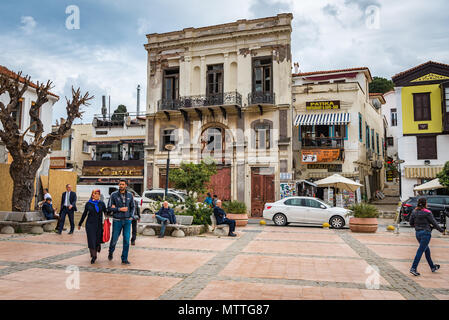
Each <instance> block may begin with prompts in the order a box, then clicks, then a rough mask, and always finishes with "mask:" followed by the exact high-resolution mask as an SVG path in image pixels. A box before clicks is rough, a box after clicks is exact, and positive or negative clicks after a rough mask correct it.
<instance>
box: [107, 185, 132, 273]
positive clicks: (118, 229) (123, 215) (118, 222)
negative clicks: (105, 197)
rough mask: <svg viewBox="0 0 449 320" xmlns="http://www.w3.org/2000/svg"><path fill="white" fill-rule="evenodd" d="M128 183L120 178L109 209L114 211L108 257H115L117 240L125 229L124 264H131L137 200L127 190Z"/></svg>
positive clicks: (110, 199) (110, 200)
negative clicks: (132, 234) (129, 257)
mask: <svg viewBox="0 0 449 320" xmlns="http://www.w3.org/2000/svg"><path fill="white" fill-rule="evenodd" d="M127 187H128V183H127V181H126V180H123V179H120V182H119V190H118V191H115V192H113V193H112V194H111V197H110V198H109V203H108V211H110V212H112V217H113V219H112V239H111V242H110V244H109V255H108V259H109V260H112V259H113V254H114V250H115V246H116V244H117V240H118V238H119V237H120V233H122V230H123V250H122V256H121V258H122V264H130V262H129V261H128V252H129V240H130V233H131V221H132V220H133V218H134V210H135V208H134V207H135V202H134V197H133V194H132V193H131V192H129V191H127V190H126V188H127Z"/></svg>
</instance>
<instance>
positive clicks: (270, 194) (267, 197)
mask: <svg viewBox="0 0 449 320" xmlns="http://www.w3.org/2000/svg"><path fill="white" fill-rule="evenodd" d="M274 201H275V196H274V175H273V174H269V175H262V174H260V173H259V169H258V168H253V169H252V170H251V216H252V217H262V213H263V208H264V206H265V203H267V202H274Z"/></svg>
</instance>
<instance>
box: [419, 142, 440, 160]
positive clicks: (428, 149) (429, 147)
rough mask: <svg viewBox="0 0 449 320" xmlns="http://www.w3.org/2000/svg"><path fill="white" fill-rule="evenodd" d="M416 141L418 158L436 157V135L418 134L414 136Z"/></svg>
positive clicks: (428, 158)
mask: <svg viewBox="0 0 449 320" xmlns="http://www.w3.org/2000/svg"><path fill="white" fill-rule="evenodd" d="M416 143H417V150H418V160H430V159H438V157H437V137H436V136H418V137H416Z"/></svg>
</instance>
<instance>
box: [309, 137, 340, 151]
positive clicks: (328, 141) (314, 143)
mask: <svg viewBox="0 0 449 320" xmlns="http://www.w3.org/2000/svg"><path fill="white" fill-rule="evenodd" d="M301 145H302V146H303V147H314V148H343V147H344V138H335V137H333V138H331V137H330V138H303V139H302V140H301Z"/></svg>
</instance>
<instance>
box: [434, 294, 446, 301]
mask: <svg viewBox="0 0 449 320" xmlns="http://www.w3.org/2000/svg"><path fill="white" fill-rule="evenodd" d="M435 297H437V298H438V300H449V295H445V294H435Z"/></svg>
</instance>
